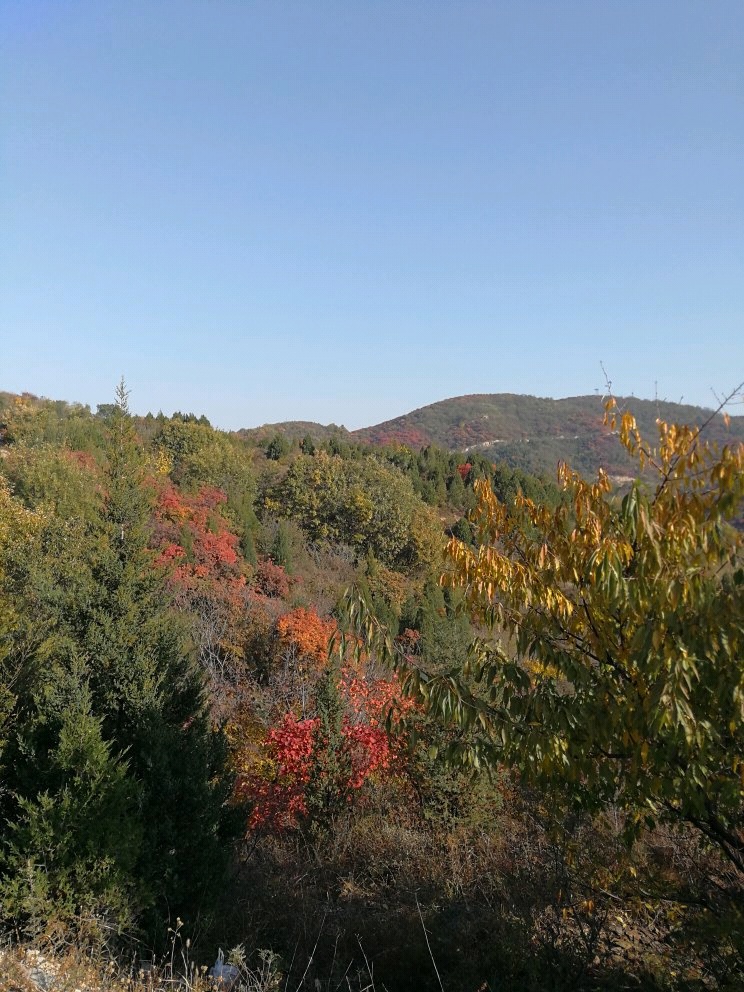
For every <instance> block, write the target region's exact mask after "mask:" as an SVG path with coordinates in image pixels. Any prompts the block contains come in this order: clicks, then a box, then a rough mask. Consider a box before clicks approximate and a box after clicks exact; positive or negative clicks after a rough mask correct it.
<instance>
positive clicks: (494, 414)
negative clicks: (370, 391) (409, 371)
mask: <svg viewBox="0 0 744 992" xmlns="http://www.w3.org/2000/svg"><path fill="white" fill-rule="evenodd" d="M618 404H619V406H620V408H621V409H623V410H625V409H627V410H629V411H630V412H631V413H632V414H633V416H634V417H635V418H636V420H637V421H638V426H639V428H640V430H641V433H642V434H643V435H644V436H645V437H647V438H653V437H654V436H655V434H656V426H655V425H656V420H657V418H660V419H662V420H665V421H667V422H669V423H685V424H694V425H701V424H703V423H705V422H707V421H708V420H710V418H711V416H712V411H711V410H706V409H704V408H702V407H696V406H687V405H684V404H680V403H669V402H666V401H656V400H641V399H636V398H635V397H619V398H618ZM603 415H604V407H603V402H602V398H601V397H599V396H573V397H568V398H566V399H558V400H554V399H545V398H540V397H536V396H522V395H517V394H514V393H493V394H476V395H471V396H458V397H454V398H452V399H447V400H441V401H440V402H438V403H432V404H430V405H428V406H424V407H421V408H420V409H418V410H413V411H412V412H411V413H407V414H405V415H403V416H401V417H396V418H394V419H393V420H388V421H385V422H384V423H382V424H377V425H375V426H373V427H365V428H362V429H360V430H357V431H353V432H352V437H354V438H355V439H356V440H358V441H364V442H367V443H369V444H380V445H382V444H405V445H408V446H409V447H412V448H420V447H424V446H426V445H430V444H436V445H439V446H440V447H443V448H447V449H449V450H451V451H464V452H465V453H468V452H471V451H478V452H480V453H481V454H483V455H485V456H486V457H487V458H489V459H490V460H492V461H503V462H506V463H507V464H508V465H510V466H511V467H513V468H520V469H522V470H524V471H528V472H539V473H548V474H550V475H552V474H553V473H554V471H555V467H556V464H557V463H558V461H566V462H568V463H569V464H570V465H571V466H572V467H573V468H575V469H576V470H578V471H580V472H583V473H585V474H590V475H593V474H595V473H596V471H597V469H598V468H599V467H600V466H602V467H603V468H605V469H606V470H607V471H608V472H609V473H610V474H612V475H616V476H623V475H626V474H628V473H629V472H631V471H632V465H631V463H630V462H629V460H628V459H627V458H626V457H625V453H624V452H623V450H622V448H621V447H620V445H619V444H618V443H617V440H616V439H615V438H614V437H613V435H612V433H611V431H609V430H608V428H607V427H606V426H605V425H604V423H603ZM707 432H708V436H709V438H710V439H712V440H715V441H717V442H718V443H720V444H726V443H731V442H732V441H739V440H744V417H742V416H738V417H732V418H731V420H730V424H729V425H728V427H727V426H726V423H725V422H724V419H723V417H722V416H721V415H716V416H714V417H713V420H712V421H711V423H710V424H709V426H708V428H707Z"/></svg>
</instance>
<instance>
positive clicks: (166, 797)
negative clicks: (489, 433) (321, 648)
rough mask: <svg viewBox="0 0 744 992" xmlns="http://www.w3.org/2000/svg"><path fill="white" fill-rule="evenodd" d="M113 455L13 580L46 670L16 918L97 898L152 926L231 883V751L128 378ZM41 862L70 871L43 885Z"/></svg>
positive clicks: (13, 793)
mask: <svg viewBox="0 0 744 992" xmlns="http://www.w3.org/2000/svg"><path fill="white" fill-rule="evenodd" d="M106 455H107V467H106V470H105V473H104V475H103V480H102V481H103V487H102V488H103V490H104V494H103V497H102V499H101V501H100V503H99V506H98V508H97V510H96V511H95V512H94V513H92V514H91V517H90V519H88V520H72V521H70V520H64V519H59V518H52V519H50V520H49V521H48V522H47V523H46V525H45V527H44V528H43V531H42V534H41V535H40V538H39V540H38V541H37V543H36V545H35V546H34V547H32V548H29V551H30V552H31V553H29V554H27V555H25V556H24V555H23V554H18V555H17V556H16V559H15V560H14V571H13V575H12V576H11V577H9V580H8V581H6V583H5V587H6V591H7V592H8V593H9V594H11V595H12V597H13V599H14V601H16V602H18V601H20V600H22V601H23V610H22V613H23V615H24V623H25V628H24V629H23V630H20V631H16V632H14V635H13V638H12V639H11V644H10V648H9V651H10V655H11V657H10V659H9V664H10V665H11V666H12V663H13V661H14V657H16V658H21V657H23V658H28V657H31V658H32V659H33V665H32V666H31V667H32V669H33V675H32V677H30V678H28V679H27V680H26V684H25V686H24V687H23V692H22V693H20V692H19V693H18V698H17V699H16V700H15V703H14V707H15V714H14V718H15V728H14V729H15V733H14V735H13V737H12V738H10V739H9V742H8V752H9V754H8V756H7V758H6V762H5V769H4V770H5V771H6V772H7V777H6V793H5V797H4V799H3V812H6V814H7V816H8V819H9V820H10V821H11V822H12V823H13V828H12V830H11V831H10V833H9V834H8V833H7V832H6V835H5V837H4V838H3V860H2V867H1V869H0V871H1V872H2V878H1V879H0V895H1V897H2V898H3V900H4V905H5V906H6V910H7V913H8V914H10V915H11V916H13V917H14V918H16V919H21V918H26V919H30V918H31V916H32V915H33V914H37V915H38V914H39V913H40V912H42V911H44V907H46V911H48V912H49V913H50V914H51V913H52V911H53V910H54V909H55V908H56V913H57V915H60V916H61V917H62V918H67V917H68V916H69V913H70V912H71V911H72V910H73V908H75V909H76V911H81V910H83V909H84V908H85V907H86V906H88V907H91V906H93V905H95V904H96V900H98V902H99V904H100V905H101V906H105V909H106V913H107V914H113V915H114V917H115V921H116V922H118V923H126V922H128V921H129V920H130V919H132V918H134V917H135V916H136V915H137V914H138V913H140V914H141V911H142V910H148V911H149V915H148V917H147V918H146V923H147V926H148V929H149V930H150V933H151V934H152V935H154V933H155V929H156V926H155V923H156V921H161V922H163V921H165V920H166V919H167V916H168V913H170V914H171V915H174V914H176V913H180V914H181V915H182V916H183V917H184V918H187V913H188V914H195V913H201V912H203V910H204V907H205V902H204V897H205V896H206V895H207V893H208V892H209V890H210V889H214V888H215V887H216V883H217V882H218V881H219V871H220V867H221V865H222V863H223V856H222V850H221V845H220V839H219V832H220V828H221V815H222V814H221V810H222V805H223V800H224V798H225V795H226V787H225V781H224V776H223V773H222V768H223V749H222V744H221V739H220V738H219V737H218V736H217V735H215V734H213V733H212V732H211V730H210V727H209V722H208V719H207V714H206V709H205V705H204V700H203V691H202V681H201V675H200V673H199V671H198V669H197V668H196V666H195V663H194V660H193V658H192V655H191V653H190V651H189V650H188V649H187V644H186V640H185V636H184V630H183V628H182V626H181V622H180V619H179V618H178V617H177V615H176V614H175V612H174V611H173V610H172V609H171V608H170V605H169V597H168V594H167V589H166V586H165V584H164V581H163V576H162V575H161V574H159V572H158V571H157V569H156V568H155V566H154V556H153V554H152V552H150V551H149V550H148V545H147V542H148V526H149V519H150V513H151V499H152V492H151V489H150V488H149V487H148V486H147V485H146V480H145V477H144V464H143V459H142V455H141V451H140V449H139V447H138V445H137V439H136V436H135V433H134V427H133V424H132V420H131V417H130V416H129V411H128V407H127V395H126V390H125V388H124V386H123V383H122V385H121V386H120V388H119V391H118V393H117V403H116V405H115V408H114V410H113V411H112V412H111V414H110V415H109V417H108V420H107V451H106ZM10 579H12V580H13V581H12V582H11V581H10ZM19 613H21V610H19ZM40 632H41V633H40ZM27 667H28V666H27ZM74 742H77V745H78V746H77V748H75V747H72V744H73V743H74ZM91 811H97V812H95V816H94V817H93V819H92V820H90V823H89V826H90V830H88V829H87V828H86V827H85V824H86V823H88V821H87V820H86V816H87V815H88V813H89V812H91ZM96 830H98V831H100V835H97V834H96V832H95V831H96ZM122 830H124V833H125V835H126V838H128V842H127V843H123V842H122V843H120V842H119V840H116V838H119V839H120V840H121V831H122ZM95 837H98V840H97V841H96V842H95V843H94V842H93V841H92V840H91V838H95ZM107 839H111V841H112V844H113V850H110V849H109V848H108V847H107V846H106V843H105V841H106V840H107ZM99 841H100V844H99V847H98V849H99V853H100V858H99V859H98V860H96V857H95V855H94V851H95V850H96V844H97V843H98V842H99ZM119 849H120V854H117V853H116V852H117V851H118V850H119ZM27 864H33V865H37V866H41V867H40V870H41V872H42V875H43V877H44V878H47V879H50V880H54V879H57V880H58V881H57V882H55V883H54V884H52V882H51V881H50V882H49V885H48V886H47V888H46V889H44V891H43V892H42V893H41V894H42V895H43V898H41V897H39V898H37V896H38V893H39V891H40V890H39V884H41V883H40V881H39V880H42V875H39V878H38V879H37V882H38V884H37V882H34V878H35V875H34V873H33V872H32V873H29V871H27V870H26V869H24V865H27ZM107 879H108V880H109V881H111V880H114V881H115V880H116V879H119V881H118V882H116V884H114V882H113V881H112V885H113V889H115V892H114V891H113V889H112V890H111V891H109V889H106V888H105V886H104V888H103V889H101V885H103V884H104V882H106V880H107ZM99 883H100V884H99ZM35 886H36V888H35ZM35 893H36V894H35ZM112 893H113V894H112ZM140 918H141V919H144V918H143V917H142V916H141V915H140Z"/></svg>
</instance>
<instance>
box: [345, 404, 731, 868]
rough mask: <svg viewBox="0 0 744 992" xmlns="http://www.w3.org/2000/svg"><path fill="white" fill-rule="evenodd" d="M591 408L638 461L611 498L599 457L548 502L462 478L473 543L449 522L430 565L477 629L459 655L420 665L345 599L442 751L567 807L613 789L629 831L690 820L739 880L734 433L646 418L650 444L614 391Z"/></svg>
mask: <svg viewBox="0 0 744 992" xmlns="http://www.w3.org/2000/svg"><path fill="white" fill-rule="evenodd" d="M606 416H607V424H608V427H609V428H610V429H611V430H615V429H618V433H619V438H620V441H621V443H622V444H623V445H624V447H625V448H626V450H627V451H628V452H629V453H630V454H631V455H632V456H633V457H634V458H635V459H636V461H637V464H638V466H639V470H640V473H641V478H640V479H639V480H638V481H636V482H635V483H633V485H632V486H631V487H630V490H629V491H628V492H627V493H626V495H625V496H624V497H623V498H622V499H620V498H619V496H617V495H616V494H615V493H614V492H613V490H612V486H611V483H610V480H609V479H608V477H607V476H606V475H605V473H604V472H602V471H600V472H599V474H598V476H597V478H596V480H595V481H594V482H591V483H590V482H586V481H584V480H583V479H582V478H581V477H580V476H579V475H578V474H576V473H574V472H571V471H570V470H569V469H568V468H567V467H566V466H565V465H562V466H561V467H560V469H559V481H560V485H561V488H562V489H563V491H564V494H565V497H566V498H565V499H564V500H563V501H562V502H561V503H560V504H559V505H558V506H555V507H548V506H545V505H538V504H537V503H536V502H534V501H533V500H531V499H529V498H528V497H527V496H525V495H523V494H522V493H521V492H519V493H517V495H516V496H515V497H514V499H513V501H512V502H511V503H510V504H509V505H505V504H503V503H500V502H499V501H498V500H497V499H496V497H495V496H494V493H493V490H492V488H491V486H490V485H489V484H488V483H487V482H485V481H482V482H480V483H478V486H477V495H478V504H477V507H476V509H475V511H474V513H473V515H472V524H473V530H474V533H475V541H476V543H475V546H470V545H468V544H466V543H464V542H462V541H460V540H458V539H457V538H453V539H452V540H451V541H450V543H449V546H448V561H449V568H448V571H447V572H446V573H445V575H444V582H445V584H447V585H449V586H451V587H455V588H459V589H462V590H463V591H464V596H465V603H466V606H467V608H468V609H469V611H470V612H471V614H472V615H473V616H474V617H475V619H476V620H477V621H479V622H480V623H481V624H482V626H483V628H484V629H486V630H487V631H490V634H489V636H484V637H481V638H480V639H478V640H476V641H475V642H474V643H473V644H472V645H471V650H470V657H469V660H468V662H467V663H466V664H465V665H463V666H455V667H453V668H451V669H450V670H449V671H446V672H444V673H438V674H427V673H426V672H424V671H421V670H420V669H418V668H416V667H414V666H413V665H411V664H408V663H406V661H405V659H403V658H401V657H400V655H398V656H397V657H396V652H395V645H394V643H393V642H392V641H391V639H390V638H389V636H388V635H386V634H385V633H384V632H383V631H381V630H379V629H376V628H375V626H374V624H373V623H372V622H371V620H370V618H369V616H368V615H366V614H365V611H364V609H363V607H361V606H360V604H358V603H356V604H355V603H353V602H352V603H351V604H350V609H349V613H350V616H351V619H352V620H353V621H354V625H355V627H356V630H357V632H364V633H365V634H366V639H367V643H368V644H369V643H370V642H371V643H373V644H376V646H377V648H378V650H381V651H382V653H383V654H386V655H387V656H388V657H389V658H391V659H392V660H393V661H394V662H395V663H396V664H397V665H398V667H400V668H403V669H405V670H406V684H407V686H408V689H409V691H411V692H413V693H414V694H417V695H418V696H419V697H420V698H421V699H422V700H423V701H424V702H425V703H426V704H427V706H428V708H429V710H430V711H431V712H433V713H435V714H437V715H438V716H439V718H440V719H442V720H443V721H444V722H445V723H447V724H449V725H451V726H454V727H455V728H457V729H458V730H460V731H461V732H462V739H461V741H460V742H459V743H458V742H456V743H455V744H454V745H453V747H452V752H453V753H454V754H456V755H457V756H459V757H460V758H462V759H463V760H465V761H466V762H469V763H470V764H471V765H473V766H487V767H492V768H493V767H497V766H499V767H503V766H506V767H510V768H513V769H516V770H517V771H518V772H519V773H520V774H521V776H522V778H523V780H524V781H525V782H526V783H528V784H531V785H533V786H537V787H539V788H540V789H543V790H554V791H555V793H556V794H560V795H563V796H567V797H568V798H569V799H570V801H571V802H572V803H573V804H574V806H576V807H580V808H585V809H586V808H588V809H590V810H596V809H598V808H600V807H602V806H603V805H605V804H612V805H614V806H616V807H618V806H619V807H621V808H622V809H624V810H625V811H626V812H627V814H628V822H629V825H630V828H631V832H632V831H637V830H638V829H640V827H641V826H643V825H644V823H645V824H648V825H649V826H652V825H654V824H655V823H657V822H660V821H669V822H671V823H672V824H676V825H679V826H682V825H687V826H688V827H692V828H694V829H695V830H697V831H699V832H700V834H701V835H703V836H704V837H705V838H706V839H707V840H708V841H710V842H711V843H713V844H714V845H715V846H716V847H717V848H718V849H719V850H720V851H721V852H722V853H723V855H724V856H725V857H726V858H727V859H728V860H729V862H730V863H731V865H732V866H734V869H735V871H737V872H738V873H739V876H738V877H739V879H740V880H742V879H744V666H742V657H744V567H742V565H743V562H742V550H743V548H742V534H741V533H738V532H737V531H736V530H735V529H734V528H733V527H732V526H731V523H730V522H731V521H732V519H734V518H735V516H736V514H737V511H738V512H740V506H741V503H742V499H743V498H744V445H741V444H738V445H732V446H725V447H723V448H722V449H720V450H719V449H718V448H717V447H716V446H715V445H711V444H709V443H708V442H707V441H706V440H705V433H704V428H703V429H694V428H690V427H685V426H674V425H668V424H666V423H663V422H659V424H658V431H659V441H658V445H657V446H656V447H653V448H652V447H651V446H650V445H649V444H648V443H647V442H646V441H644V439H643V438H642V437H641V436H640V433H639V432H638V430H637V428H636V424H635V421H634V419H633V417H632V416H631V415H630V414H628V413H626V414H624V415H622V416H621V417H620V416H619V414H618V411H617V409H616V406H615V403H614V401H613V400H610V401H609V402H608V404H607V413H606ZM497 635H498V636H497Z"/></svg>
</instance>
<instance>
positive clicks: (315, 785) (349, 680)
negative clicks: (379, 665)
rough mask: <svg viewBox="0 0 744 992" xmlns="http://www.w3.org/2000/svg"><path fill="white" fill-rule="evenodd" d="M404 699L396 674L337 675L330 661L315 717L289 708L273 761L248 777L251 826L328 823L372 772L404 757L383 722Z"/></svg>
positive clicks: (270, 742) (245, 791) (272, 739)
mask: <svg viewBox="0 0 744 992" xmlns="http://www.w3.org/2000/svg"><path fill="white" fill-rule="evenodd" d="M399 705H402V706H403V707H404V708H405V707H406V705H407V704H406V703H405V702H401V701H400V689H399V686H398V684H397V680H394V681H392V682H391V681H388V680H381V679H373V680H370V679H365V678H363V677H361V676H359V675H354V674H352V673H351V672H346V673H344V675H343V677H342V678H340V679H339V675H338V673H337V672H336V670H335V669H334V668H333V666H329V667H328V668H327V669H326V671H325V672H324V674H323V676H322V677H321V679H320V681H319V683H318V686H317V690H316V715H315V716H313V717H308V718H305V719H301V720H298V719H297V718H296V717H295V716H294V715H293V714H292V713H287V714H286V715H285V716H284V717H283V718H282V719H281V720H280V721H279V723H278V725H277V726H276V727H274V728H272V729H271V730H270V731H269V733H268V735H267V738H266V748H267V755H268V760H269V764H268V766H267V767H266V768H264V769H259V770H258V773H255V772H254V773H253V774H249V775H248V776H246V777H245V778H244V780H243V782H242V785H241V793H240V794H241V795H242V796H245V797H248V798H249V799H250V800H251V802H252V803H253V812H252V813H251V817H250V821H249V826H250V827H251V828H252V829H255V828H258V827H264V828H266V827H271V828H272V829H275V830H283V829H287V828H290V829H291V828H296V827H298V826H300V825H303V824H304V825H314V826H316V827H318V826H321V827H324V828H328V827H329V826H330V825H331V823H332V822H333V821H334V819H335V818H336V817H337V816H338V815H339V814H340V813H342V812H344V811H345V810H346V809H347V808H348V807H349V804H350V803H351V801H352V798H353V796H354V794H355V793H356V792H358V791H359V790H361V789H362V788H363V787H364V785H365V784H366V782H367V781H368V780H369V779H370V777H372V776H374V775H376V774H378V773H381V772H384V771H389V770H390V769H391V768H392V767H393V765H394V764H395V762H396V761H399V758H400V743H398V744H397V745H396V744H395V743H391V742H390V741H389V739H388V735H387V733H386V731H385V726H384V725H385V721H386V717H387V714H388V712H389V711H390V710H391V708H395V707H396V706H399Z"/></svg>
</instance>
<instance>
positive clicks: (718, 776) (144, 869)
mask: <svg viewBox="0 0 744 992" xmlns="http://www.w3.org/2000/svg"><path fill="white" fill-rule="evenodd" d="M597 410H598V416H599V417H600V418H601V417H602V416H604V418H605V421H604V422H605V424H606V427H607V434H608V436H609V435H612V441H613V444H614V445H615V446H616V447H617V449H618V452H619V453H620V454H619V455H618V463H621V464H623V465H627V464H630V465H633V466H635V472H636V474H637V476H638V481H636V482H634V483H632V484H627V483H626V484H625V485H623V487H622V489H617V488H616V486H615V483H613V482H612V481H611V479H610V477H609V475H608V474H607V473H606V472H604V471H603V470H602V469H601V468H600V469H599V471H598V472H597V473H596V474H594V475H590V474H589V473H585V474H583V475H582V474H579V473H577V472H574V471H572V469H571V467H570V466H568V465H565V464H563V463H561V464H560V466H559V467H558V471H557V472H556V473H554V474H553V475H552V476H549V475H545V474H530V473H528V472H526V471H524V470H522V469H520V468H517V467H514V465H513V464H507V463H506V462H504V461H497V460H494V456H493V453H492V452H490V453H489V457H490V458H491V460H489V459H487V458H486V457H485V455H484V454H483V453H481V452H479V451H476V450H473V449H472V448H471V450H469V451H467V452H463V451H460V452H457V451H452V450H449V449H447V448H444V447H438V446H437V445H435V444H433V443H427V444H425V445H423V446H419V445H417V444H416V443H415V440H416V439H415V438H413V442H414V443H409V444H403V443H400V441H399V440H398V439H396V438H393V437H388V438H383V439H382V440H383V441H385V440H386V441H387V443H376V444H375V443H371V441H370V440H368V439H365V438H364V437H356V436H354V435H352V434H349V433H348V432H346V431H342V430H339V431H333V430H327V431H325V432H321V433H313V432H312V425H308V430H307V433H305V434H304V436H299V434H298V435H297V436H289V435H287V434H286V433H283V432H281V431H276V432H274V433H273V434H272V433H270V432H269V433H268V434H264V435H257V434H252V433H251V432H239V433H227V432H223V431H219V430H216V429H214V428H213V427H212V426H211V425H210V423H209V421H208V420H207V418H206V417H204V416H197V415H196V414H193V413H178V412H177V413H174V414H173V415H171V416H165V415H163V414H162V413H159V414H157V415H155V414H148V415H147V416H136V415H134V414H133V413H132V412H131V411H130V406H129V394H128V391H127V388H126V385H125V384H124V382H123V381H122V383H121V384H120V385H119V387H118V389H117V391H116V394H115V397H113V399H112V402H109V403H105V404H102V405H100V406H98V408H97V409H96V411H95V412H94V411H91V409H89V408H88V407H87V406H82V405H80V404H75V403H70V402H65V401H55V400H48V399H43V398H39V397H36V396H32V395H30V394H21V395H15V394H10V393H3V394H0V782H1V783H2V785H1V787H0V925H1V926H2V930H3V941H2V945H1V947H2V950H0V973H2V972H3V971H5V973H6V975H7V978H0V988H4V987H5V986H4V985H3V984H2V982H3V981H6V982H9V983H10V984H8V985H7V987H8V988H9V989H10V988H19V989H23V988H26V987H27V986H25V985H24V984H23V982H24V981H27V980H28V976H29V974H30V973H31V972H30V969H31V963H30V962H33V961H37V962H38V961H39V960H42V959H43V960H45V961H52V962H53V967H54V969H55V971H54V974H55V982H56V987H59V988H73V987H77V988H80V987H83V986H85V987H88V988H96V989H97V988H100V989H104V988H105V989H111V990H113V989H131V990H135V989H143V990H144V989H149V990H151V992H153V990H156V989H161V988H162V989H165V988H166V987H170V986H169V985H168V982H171V981H174V980H176V979H178V981H180V982H181V983H182V984H183V986H184V987H187V988H189V989H191V990H193V992H198V990H200V989H202V990H203V989H207V988H210V987H213V984H210V983H213V981H214V980H213V979H211V978H209V976H208V974H207V968H209V967H210V966H212V965H214V963H215V959H216V958H217V956H218V952H219V953H220V954H221V955H223V956H224V961H225V962H226V964H227V965H229V966H230V967H229V968H226V969H225V972H224V974H225V975H226V976H227V975H231V976H233V978H232V979H231V980H232V981H233V982H234V988H236V989H237V988H243V989H245V990H251V992H254V990H255V992H259V990H266V992H269V990H279V989H288V990H292V992H295V990H296V992H300V990H305V989H307V990H319V989H322V990H329V992H330V990H340V989H345V990H355V992H362V990H373V989H377V990H380V992H382V990H388V992H406V990H421V992H426V990H428V989H431V990H441V992H497V990H498V992H517V990H524V989H545V990H555V992H562V990H566V992H567V990H569V989H570V990H587V992H588V990H608V992H610V990H621V989H641V990H648V992H651V990H660V992H661V990H664V992H683V990H699V992H703V990H708V989H711V990H735V989H740V988H742V987H743V986H744V664H743V663H742V658H743V657H744V654H743V648H744V560H743V556H742V529H741V519H742V505H744V445H743V444H742V443H741V441H739V440H738V439H737V438H736V437H735V436H734V437H732V439H731V440H730V441H729V442H727V440H726V436H725V431H723V433H722V428H721V427H720V424H719V423H718V422H717V426H716V431H717V433H716V435H715V438H714V440H709V438H708V435H707V434H706V425H705V424H702V425H699V424H698V425H692V424H690V425H685V424H674V423H671V422H670V423H667V422H664V421H662V420H659V421H658V423H657V424H656V425H654V431H655V434H654V435H653V436H649V429H648V427H647V426H646V425H645V424H644V426H643V431H641V430H640V429H639V427H638V426H637V423H636V420H635V418H634V417H633V415H632V414H631V413H630V412H629V411H628V410H626V409H624V408H623V407H622V404H619V403H615V402H614V401H613V400H611V399H610V400H608V401H607V403H606V405H605V406H604V408H603V406H602V403H601V401H600V400H599V399H598V398H597ZM378 440H379V439H378ZM408 440H409V442H411V440H412V439H411V437H408ZM34 955H36V957H34ZM65 982H66V983H67V984H65ZM13 983H15V984H13ZM223 987H225V986H224V984H223Z"/></svg>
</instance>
